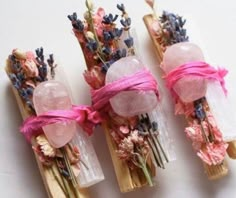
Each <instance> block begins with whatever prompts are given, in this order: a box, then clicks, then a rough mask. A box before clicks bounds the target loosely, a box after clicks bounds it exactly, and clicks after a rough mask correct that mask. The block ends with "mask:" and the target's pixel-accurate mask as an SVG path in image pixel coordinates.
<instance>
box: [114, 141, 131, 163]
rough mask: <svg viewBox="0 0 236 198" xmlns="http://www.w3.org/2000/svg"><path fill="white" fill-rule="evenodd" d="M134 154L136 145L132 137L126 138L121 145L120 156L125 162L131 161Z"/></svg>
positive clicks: (118, 152)
mask: <svg viewBox="0 0 236 198" xmlns="http://www.w3.org/2000/svg"><path fill="white" fill-rule="evenodd" d="M133 153H134V143H133V142H132V140H131V138H130V137H127V138H124V139H123V140H122V141H121V143H120V144H119V149H118V151H117V154H118V156H119V157H120V158H121V159H123V160H129V159H130V158H131V157H132V155H133Z"/></svg>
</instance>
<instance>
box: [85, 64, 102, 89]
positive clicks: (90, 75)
mask: <svg viewBox="0 0 236 198" xmlns="http://www.w3.org/2000/svg"><path fill="white" fill-rule="evenodd" d="M84 78H85V80H86V82H87V83H88V84H89V85H90V86H91V87H92V88H93V89H98V88H99V87H101V86H102V85H103V84H104V78H105V76H104V74H102V72H101V69H100V68H99V67H98V66H94V67H93V68H92V69H91V70H90V71H87V70H86V71H85V73H84Z"/></svg>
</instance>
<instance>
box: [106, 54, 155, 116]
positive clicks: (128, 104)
mask: <svg viewBox="0 0 236 198" xmlns="http://www.w3.org/2000/svg"><path fill="white" fill-rule="evenodd" d="M143 68H144V65H143V63H142V62H141V61H140V60H139V59H138V58H137V57H136V56H129V57H125V58H122V59H120V60H118V61H116V62H115V63H113V64H112V65H111V67H110V68H109V70H108V71H107V75H106V84H108V83H111V82H113V81H115V80H118V79H120V78H122V77H125V76H127V75H132V74H134V73H136V72H138V71H140V70H141V69H143ZM110 104H111V106H112V108H113V110H114V111H115V112H116V113H117V114H118V115H121V116H124V117H131V116H134V115H138V114H141V113H145V112H148V111H151V110H153V109H154V108H155V107H156V105H157V97H156V95H155V93H154V92H153V91H145V92H139V91H122V92H120V93H118V94H117V95H116V96H114V97H113V98H111V99H110Z"/></svg>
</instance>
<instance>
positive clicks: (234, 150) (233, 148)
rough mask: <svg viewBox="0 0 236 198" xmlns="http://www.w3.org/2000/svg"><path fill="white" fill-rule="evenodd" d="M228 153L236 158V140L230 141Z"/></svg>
mask: <svg viewBox="0 0 236 198" xmlns="http://www.w3.org/2000/svg"><path fill="white" fill-rule="evenodd" d="M227 153H228V155H229V157H230V158H232V159H236V141H232V142H229V147H228V149H227Z"/></svg>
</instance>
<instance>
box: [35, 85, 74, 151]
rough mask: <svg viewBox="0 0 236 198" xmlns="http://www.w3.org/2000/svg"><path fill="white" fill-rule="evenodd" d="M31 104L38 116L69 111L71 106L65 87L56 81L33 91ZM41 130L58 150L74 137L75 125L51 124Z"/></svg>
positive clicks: (39, 86) (72, 123)
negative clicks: (53, 111) (51, 111)
mask: <svg viewBox="0 0 236 198" xmlns="http://www.w3.org/2000/svg"><path fill="white" fill-rule="evenodd" d="M33 103H34V107H35V111H36V113H37V114H38V115H39V114H42V113H45V112H47V111H50V110H62V109H63V110H64V109H70V108H71V106H72V104H71V99H70V97H69V96H68V92H67V89H66V87H65V86H64V85H63V84H61V83H60V82H57V81H47V82H43V83H40V84H39V85H38V86H37V87H36V89H35V90H34V95H33ZM43 130H44V133H45V135H46V137H47V139H48V141H49V143H50V144H51V145H52V146H53V147H55V148H60V147H62V146H64V145H65V144H67V143H68V142H70V140H71V139H72V137H73V136H74V135H75V133H76V123H75V121H72V122H69V123H63V124H51V125H47V126H45V127H43ZM65 131H66V133H65Z"/></svg>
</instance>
